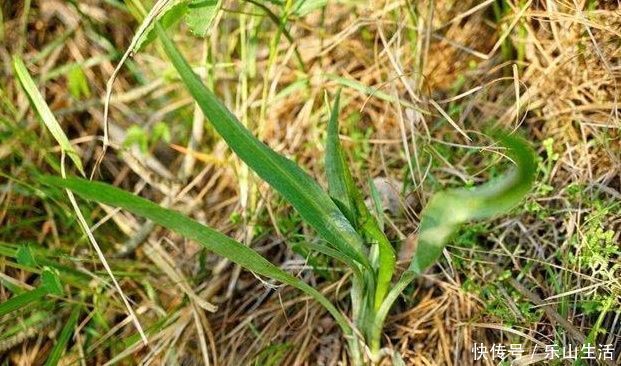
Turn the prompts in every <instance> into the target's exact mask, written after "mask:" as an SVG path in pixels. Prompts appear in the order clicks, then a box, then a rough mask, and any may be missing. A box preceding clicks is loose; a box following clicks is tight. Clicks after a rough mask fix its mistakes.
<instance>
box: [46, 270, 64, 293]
mask: <svg viewBox="0 0 621 366" xmlns="http://www.w3.org/2000/svg"><path fill="white" fill-rule="evenodd" d="M41 287H43V288H45V290H46V291H47V293H49V294H52V295H56V296H62V295H63V287H62V285H61V284H60V278H58V271H57V270H55V269H53V268H45V269H44V270H43V273H41Z"/></svg>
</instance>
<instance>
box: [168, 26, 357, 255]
mask: <svg viewBox="0 0 621 366" xmlns="http://www.w3.org/2000/svg"><path fill="white" fill-rule="evenodd" d="M156 29H157V31H158V35H159V37H160V39H161V40H162V44H163V45H164V50H165V51H166V53H167V54H168V57H169V58H170V60H171V61H172V63H173V65H174V66H175V68H176V69H177V72H178V73H179V75H180V76H181V79H182V80H183V82H184V83H185V86H186V87H187V89H188V91H189V92H190V94H191V95H192V96H193V97H194V99H195V100H196V102H197V103H198V105H199V106H200V108H201V110H202V111H203V113H204V114H205V116H206V117H207V119H208V120H209V121H210V122H211V124H212V125H213V126H214V128H215V129H216V131H218V133H219V134H220V136H222V138H223V139H224V140H225V141H226V142H227V144H228V146H229V147H230V148H231V149H232V150H233V151H234V152H235V153H236V154H237V155H238V156H239V157H240V158H241V159H242V160H243V161H244V162H245V163H246V164H248V166H249V167H250V168H252V170H254V171H255V172H256V173H257V174H258V175H259V176H260V177H261V178H262V179H263V180H265V181H266V182H267V183H269V184H270V185H271V186H272V187H273V188H274V189H276V190H277V191H278V192H279V193H280V194H281V195H282V196H283V197H284V198H285V199H287V201H289V202H290V203H291V204H292V205H293V207H295V208H296V210H297V211H298V212H299V213H300V215H301V216H302V218H303V219H304V220H305V221H306V222H308V223H309V224H310V225H311V226H312V227H313V228H314V229H315V230H317V232H318V233H319V235H321V236H322V237H323V239H325V240H326V241H328V242H329V243H330V244H332V245H333V246H334V247H335V248H337V249H338V250H340V251H341V252H342V253H344V254H346V255H348V256H350V257H351V258H354V259H355V260H356V261H357V262H359V263H361V264H364V265H366V266H367V267H369V265H368V259H367V258H366V256H364V254H363V253H364V250H363V243H362V239H361V238H360V236H359V235H358V234H357V233H356V231H355V230H354V228H353V227H352V226H351V224H350V223H349V221H348V220H347V218H346V217H345V216H344V215H343V214H342V213H341V211H340V210H339V208H338V207H337V206H336V204H335V203H334V202H333V201H332V200H331V199H330V197H329V196H328V195H327V194H326V193H325V192H324V191H323V190H322V189H321V187H320V186H319V184H317V182H315V181H314V180H313V179H312V178H311V177H310V176H309V175H308V174H307V173H306V172H304V171H303V170H302V169H301V168H300V167H299V166H297V165H296V164H295V163H294V162H293V161H291V160H289V159H287V158H285V157H284V156H282V155H280V154H278V153H276V152H275V151H273V150H272V149H270V148H269V147H268V146H267V145H265V144H264V143H262V142H261V141H259V140H258V139H257V138H255V137H254V136H253V135H252V133H251V132H250V131H249V130H248V129H246V128H245V127H244V125H242V124H241V123H240V122H239V121H238V120H237V118H236V117H235V116H234V115H233V114H232V113H231V112H230V111H229V110H228V109H227V108H226V107H225V106H224V105H223V104H222V103H221V102H220V101H219V100H218V99H217V98H216V96H215V95H214V94H213V92H212V91H211V90H209V89H207V87H205V85H204V84H203V83H202V82H201V80H200V78H199V77H198V76H197V75H196V74H194V72H193V71H192V68H191V67H190V65H188V63H187V61H186V60H185V58H184V57H183V56H182V55H181V54H180V53H179V50H177V48H176V47H175V45H174V44H173V43H172V42H171V40H170V39H169V38H168V37H167V36H166V34H165V32H164V30H163V29H162V27H160V26H156Z"/></svg>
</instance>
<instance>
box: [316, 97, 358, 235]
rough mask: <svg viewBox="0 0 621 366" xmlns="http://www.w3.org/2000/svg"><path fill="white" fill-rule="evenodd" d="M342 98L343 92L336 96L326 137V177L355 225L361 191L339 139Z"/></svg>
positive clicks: (331, 191)
mask: <svg viewBox="0 0 621 366" xmlns="http://www.w3.org/2000/svg"><path fill="white" fill-rule="evenodd" d="M340 100H341V92H340V90H339V92H338V94H337V95H336V97H335V98H334V103H333V105H332V110H331V111H330V119H329V121H328V134H327V139H326V159H325V164H326V177H327V178H328V192H329V193H330V196H331V197H332V198H333V199H334V200H336V201H337V202H339V205H340V206H342V207H345V209H344V210H343V211H345V212H346V213H347V214H348V215H349V216H351V217H348V219H349V220H350V221H351V223H352V224H353V225H357V215H356V203H355V200H356V197H355V196H356V195H359V194H360V193H359V192H358V190H357V189H356V185H355V184H354V179H353V178H352V176H351V173H350V171H349V169H348V168H347V163H346V162H345V156H344V154H343V150H342V149H341V142H340V140H339V123H338V118H339V104H340Z"/></svg>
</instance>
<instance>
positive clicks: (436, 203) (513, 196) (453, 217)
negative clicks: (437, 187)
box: [409, 133, 536, 274]
mask: <svg viewBox="0 0 621 366" xmlns="http://www.w3.org/2000/svg"><path fill="white" fill-rule="evenodd" d="M497 135H498V136H497V137H498V142H499V143H501V144H502V145H503V146H504V147H505V148H507V155H508V156H509V157H510V158H511V159H512V160H513V161H514V162H515V163H516V167H515V169H513V170H511V171H510V172H508V173H506V174H505V175H504V176H502V177H500V178H498V179H495V180H492V181H490V182H488V183H486V184H484V185H481V186H479V187H475V188H473V189H468V188H461V189H451V190H447V191H444V192H440V193H437V194H435V195H434V196H433V197H432V198H431V200H430V201H429V203H428V204H427V206H426V207H425V209H424V210H423V212H422V215H421V223H420V228H419V234H418V244H417V247H416V251H415V252H414V256H413V258H412V262H411V263H410V267H409V268H410V270H411V271H413V272H414V273H417V274H420V273H422V272H423V271H424V270H425V269H426V268H427V267H429V266H430V265H432V264H433V263H434V262H435V261H436V260H437V259H438V257H440V254H441V253H442V249H444V246H445V245H446V244H447V242H448V240H449V239H450V237H451V235H453V233H454V232H455V231H456V230H457V229H458V228H459V225H461V224H463V223H465V222H467V221H471V220H481V219H485V218H489V217H492V216H495V215H499V214H501V213H504V212H507V211H509V210H510V209H511V208H512V207H514V206H515V205H517V204H518V203H519V202H520V201H521V200H522V198H524V196H525V195H526V193H528V191H529V190H530V188H531V186H532V184H533V180H534V179H535V169H536V166H535V158H534V153H533V151H532V149H531V148H530V147H529V146H528V143H527V142H526V141H524V140H523V139H521V138H519V137H517V136H512V135H508V134H504V133H498V134H497Z"/></svg>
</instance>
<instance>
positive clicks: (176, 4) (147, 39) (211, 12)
mask: <svg viewBox="0 0 621 366" xmlns="http://www.w3.org/2000/svg"><path fill="white" fill-rule="evenodd" d="M221 5H222V1H221V0H160V1H158V2H157V3H156V4H155V5H154V6H153V8H152V9H151V11H150V12H149V14H148V15H147V17H146V18H145V19H144V20H143V22H142V24H141V25H140V27H139V28H138V30H137V31H136V35H135V39H134V40H133V42H134V45H133V47H132V51H133V52H137V51H139V50H140V49H142V48H144V47H145V46H146V45H148V44H149V43H151V42H152V41H153V40H154V39H155V38H157V32H155V24H156V22H159V23H160V24H161V25H162V27H164V28H165V29H166V28H170V27H171V26H173V25H175V24H176V23H177V22H179V20H181V18H183V17H184V16H185V22H186V24H187V25H188V27H189V28H190V31H192V33H193V34H194V35H196V36H199V37H205V36H206V35H207V32H208V31H209V29H210V27H211V24H212V22H213V20H214V18H215V17H216V15H217V14H218V11H219V10H220V6H221Z"/></svg>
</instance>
